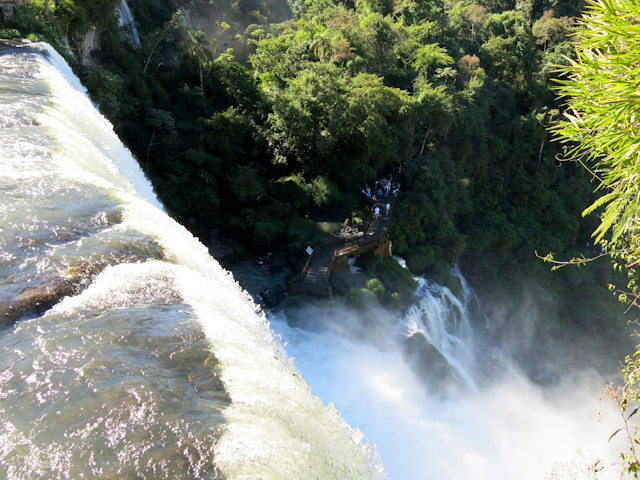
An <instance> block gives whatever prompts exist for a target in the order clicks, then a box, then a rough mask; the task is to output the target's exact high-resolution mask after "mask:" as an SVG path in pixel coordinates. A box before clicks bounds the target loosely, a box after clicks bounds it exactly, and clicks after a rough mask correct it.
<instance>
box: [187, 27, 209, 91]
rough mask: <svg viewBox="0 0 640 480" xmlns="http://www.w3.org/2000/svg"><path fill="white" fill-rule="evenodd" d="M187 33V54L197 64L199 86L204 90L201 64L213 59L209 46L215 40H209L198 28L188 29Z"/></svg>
mask: <svg viewBox="0 0 640 480" xmlns="http://www.w3.org/2000/svg"><path fill="white" fill-rule="evenodd" d="M187 34H188V37H187V39H186V49H187V54H188V55H189V57H190V58H191V59H193V60H195V61H196V63H197V64H198V72H199V73H200V88H201V89H202V90H204V83H203V80H202V66H203V65H204V64H206V63H207V62H210V61H211V60H212V59H213V54H212V53H211V47H213V46H214V45H215V42H212V41H209V40H208V39H207V36H206V35H205V33H204V32H202V31H200V30H189V31H188V32H187Z"/></svg>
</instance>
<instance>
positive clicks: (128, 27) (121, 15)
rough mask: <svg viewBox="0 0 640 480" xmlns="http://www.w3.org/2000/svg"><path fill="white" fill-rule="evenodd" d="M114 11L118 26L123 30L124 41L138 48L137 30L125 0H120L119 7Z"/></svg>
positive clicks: (138, 37)
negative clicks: (116, 13)
mask: <svg viewBox="0 0 640 480" xmlns="http://www.w3.org/2000/svg"><path fill="white" fill-rule="evenodd" d="M116 10H117V12H118V24H119V25H120V27H121V28H123V30H124V32H125V37H126V39H127V40H128V41H129V43H130V44H131V45H133V46H134V47H136V48H139V47H140V36H139V35H138V29H137V28H136V24H135V22H134V20H133V15H132V14H131V9H130V8H129V4H128V3H127V0H122V2H120V5H118V6H117V7H116Z"/></svg>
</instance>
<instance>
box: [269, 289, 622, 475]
mask: <svg viewBox="0 0 640 480" xmlns="http://www.w3.org/2000/svg"><path fill="white" fill-rule="evenodd" d="M448 295H451V294H450V292H448V290H447V289H445V288H442V287H437V286H434V285H429V284H428V283H427V282H425V281H422V286H421V288H420V289H419V291H418V294H417V295H416V305H414V307H412V308H411V309H409V310H408V311H407V312H406V315H404V316H403V315H402V314H399V313H394V312H388V311H385V310H384V309H383V308H382V307H374V308H371V309H368V310H366V311H355V310H353V309H351V308H349V307H348V306H347V305H345V304H341V303H340V302H336V303H335V304H334V306H333V307H330V308H327V307H326V306H325V305H322V304H321V305H317V304H315V305H314V304H313V303H311V304H307V305H304V304H303V303H302V302H297V303H295V305H294V307H293V308H291V307H289V308H285V309H281V310H279V311H276V312H274V313H273V314H272V318H270V321H271V325H272V328H273V329H274V332H275V333H276V334H277V335H280V337H281V340H282V343H283V345H285V348H286V350H287V351H288V353H289V354H290V355H291V356H293V357H295V362H296V366H297V368H298V369H299V371H300V372H301V373H302V375H303V376H304V379H305V380H306V382H307V383H308V384H310V385H311V386H312V391H313V393H314V394H315V395H318V396H319V397H320V398H321V399H322V400H323V401H324V402H325V403H327V404H328V403H330V402H332V403H334V404H335V406H336V408H337V409H338V411H339V412H340V413H341V414H342V416H343V418H344V419H345V420H346V421H347V422H348V423H349V424H350V425H352V426H353V427H358V428H360V429H361V430H362V432H363V433H364V434H365V435H366V437H367V438H368V440H369V442H370V444H371V446H373V445H375V446H376V447H377V449H378V451H379V453H380V456H381V458H382V461H383V462H384V465H385V467H386V470H387V472H388V478H389V479H392V480H394V479H407V480H409V479H427V478H433V479H438V480H447V479H458V478H460V476H463V478H473V479H476V480H483V479H494V480H500V479H513V478H520V479H525V480H527V479H532V480H533V479H538V480H539V479H546V478H549V479H550V478H596V477H582V476H578V477H572V476H570V475H569V474H567V473H558V472H563V471H569V470H571V469H573V471H575V469H576V467H575V466H574V467H571V466H569V464H570V463H571V462H574V463H576V464H578V465H580V464H582V463H584V462H586V461H587V460H584V458H593V459H594V460H595V459H596V458H597V459H601V460H602V462H601V463H600V466H602V465H604V466H605V468H604V471H603V472H601V473H599V474H598V477H597V478H599V479H610V478H619V476H620V474H619V472H618V471H617V470H616V467H615V462H616V456H617V455H618V454H617V453H616V452H615V449H616V445H615V443H608V439H609V436H610V435H611V434H612V433H613V432H614V431H615V430H616V429H617V428H619V427H618V426H617V425H616V424H615V423H613V421H611V420H604V421H602V418H603V417H606V416H607V415H608V416H609V417H610V418H612V419H614V420H615V419H616V413H615V407H614V406H613V405H611V404H608V403H603V402H600V401H599V398H600V395H601V394H602V392H603V390H604V388H605V386H606V384H607V383H608V382H610V381H612V380H616V379H617V378H616V376H615V375H613V376H612V375H610V372H611V371H619V368H617V365H615V364H613V365H611V362H610V361H609V360H606V361H605V360H598V359H594V360H593V361H592V362H585V361H584V359H585V358H586V357H598V353H597V350H590V351H588V352H584V351H580V352H576V351H575V350H574V348H578V347H579V346H585V345H588V343H585V340H584V339H583V338H581V335H580V334H578V333H576V335H575V338H576V340H575V342H574V345H568V344H566V343H563V342H562V338H563V337H562V336H555V337H554V336H553V329H551V328H550V327H549V321H547V320H546V319H545V318H543V317H544V316H545V314H546V313H548V312H546V311H545V310H543V309H541V308H540V306H539V305H537V304H536V302H535V298H534V297H529V298H528V299H527V301H526V302H524V303H523V304H521V305H520V307H519V308H516V309H513V308H505V309H504V310H503V313H504V315H507V312H508V314H509V315H510V317H509V318H506V317H505V318H495V319H492V318H490V317H486V318H483V317H482V316H480V320H478V318H476V319H475V321H470V320H469V319H470V317H471V315H470V314H469V304H468V303H466V304H464V305H463V308H462V310H463V315H462V317H463V318H462V320H461V321H459V322H458V323H456V322H455V321H453V320H452V319H453V317H454V316H453V315H451V312H449V313H447V312H445V311H444V310H446V308H445V306H446V305H448V304H450V303H451V300H449V303H447V302H444V297H445V296H448ZM451 297H452V296H451ZM451 297H450V298H451ZM471 298H472V295H470V293H469V297H468V300H469V299H471ZM541 304H543V305H545V306H548V305H547V304H544V302H542V299H541ZM443 312H444V313H443ZM514 312H516V314H517V315H520V318H515V317H513V314H514ZM493 314H494V315H495V316H496V317H500V312H499V311H498V309H495V308H494V309H493ZM443 315H444V316H445V317H446V316H449V317H450V318H448V319H446V318H444V319H443V318H438V319H435V318H434V316H443ZM549 315H551V313H549ZM287 316H288V317H289V318H288V320H289V323H287ZM436 320H437V321H436ZM434 323H437V324H438V325H439V326H438V325H434ZM291 325H295V326H291ZM438 328H441V329H442V331H440V332H437V331H436V330H437V329H438ZM415 332H424V333H425V336H426V337H427V339H429V341H430V342H431V343H433V344H434V345H436V346H437V347H438V349H439V350H440V351H441V352H443V353H445V356H446V357H447V360H448V361H449V363H450V364H451V365H454V366H455V367H456V370H457V371H458V375H459V378H460V382H459V383H460V385H458V386H457V388H455V389H450V390H447V391H445V392H441V391H434V390H433V388H431V389H429V388H428V386H427V385H425V382H424V381H423V379H421V377H420V376H419V375H417V374H416V372H415V370H413V369H412V368H411V366H410V365H409V363H407V361H405V358H406V352H404V353H405V355H403V348H402V344H403V342H404V341H405V339H406V338H407V337H408V336H410V335H412V334H413V333H415ZM437 337H439V338H437ZM447 350H448V351H447ZM625 353H627V352H621V357H622V356H624V354H625ZM610 356H611V355H603V357H610ZM607 362H608V365H609V368H602V369H600V370H598V369H597V368H596V367H597V366H602V365H603V364H604V363H607ZM532 372H533V373H532ZM531 378H533V379H534V380H535V381H532V380H531ZM585 465H586V464H585ZM585 468H586V467H585Z"/></svg>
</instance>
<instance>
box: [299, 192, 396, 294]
mask: <svg viewBox="0 0 640 480" xmlns="http://www.w3.org/2000/svg"><path fill="white" fill-rule="evenodd" d="M396 201H397V197H394V196H392V195H390V196H389V197H383V198H382V201H380V202H377V203H376V204H375V205H373V206H372V207H371V213H370V216H369V219H368V221H367V224H366V226H365V231H364V235H363V236H361V237H358V238H355V239H352V240H348V241H345V240H343V239H335V240H333V241H331V242H330V243H328V244H326V245H324V246H320V247H317V248H316V249H315V250H314V251H313V253H312V254H311V256H310V257H309V259H308V260H307V263H306V265H305V266H304V268H303V269H302V272H300V274H299V275H296V276H295V277H293V278H292V279H291V280H289V293H291V294H293V293H304V294H307V295H319V296H323V297H329V298H333V290H332V288H331V285H330V284H329V277H330V276H331V271H332V270H333V266H334V265H335V262H336V260H337V259H338V258H340V257H344V256H348V255H357V254H358V253H360V252H362V251H363V250H367V249H369V248H376V247H378V246H380V245H382V244H384V243H385V242H386V241H387V233H388V230H389V223H390V222H391V216H392V215H393V209H394V207H395V204H396ZM387 203H390V204H391V210H390V212H389V215H386V214H385V211H386V204H387ZM376 206H378V207H380V215H379V216H377V217H376V216H375V215H374V214H373V211H374V208H375V207H376Z"/></svg>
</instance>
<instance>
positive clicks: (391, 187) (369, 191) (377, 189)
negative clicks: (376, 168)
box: [362, 175, 400, 218]
mask: <svg viewBox="0 0 640 480" xmlns="http://www.w3.org/2000/svg"><path fill="white" fill-rule="evenodd" d="M362 191H363V192H364V194H365V195H366V196H367V197H368V198H369V201H370V202H371V204H373V205H375V207H374V209H373V214H374V216H375V217H376V218H378V217H379V216H380V206H379V205H376V204H377V203H378V202H384V200H383V198H389V195H393V196H394V197H397V196H398V192H399V191H400V184H399V183H398V184H395V183H393V176H392V175H389V179H386V178H383V179H382V180H380V181H376V182H375V183H374V185H373V188H371V187H369V185H368V184H367V185H365V186H364V189H363V190H362ZM385 208H386V213H385V215H389V212H390V211H391V203H390V202H388V201H387V202H386V205H385Z"/></svg>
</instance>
